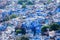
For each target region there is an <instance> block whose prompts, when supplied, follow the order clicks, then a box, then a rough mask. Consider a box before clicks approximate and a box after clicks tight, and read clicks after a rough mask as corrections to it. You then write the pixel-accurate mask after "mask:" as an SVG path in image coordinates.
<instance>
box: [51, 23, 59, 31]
mask: <svg viewBox="0 0 60 40" xmlns="http://www.w3.org/2000/svg"><path fill="white" fill-rule="evenodd" d="M50 30H54V31H56V30H60V25H59V24H57V23H52V24H50Z"/></svg>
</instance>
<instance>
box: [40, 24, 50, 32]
mask: <svg viewBox="0 0 60 40" xmlns="http://www.w3.org/2000/svg"><path fill="white" fill-rule="evenodd" d="M47 28H50V26H48V25H46V26H43V27H42V28H41V31H42V32H47Z"/></svg>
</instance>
